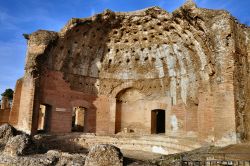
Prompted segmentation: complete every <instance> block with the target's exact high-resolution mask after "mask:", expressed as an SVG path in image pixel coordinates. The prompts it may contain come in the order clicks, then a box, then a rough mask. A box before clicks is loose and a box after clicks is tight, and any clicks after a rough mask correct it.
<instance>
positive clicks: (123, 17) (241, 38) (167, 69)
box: [13, 1, 250, 145]
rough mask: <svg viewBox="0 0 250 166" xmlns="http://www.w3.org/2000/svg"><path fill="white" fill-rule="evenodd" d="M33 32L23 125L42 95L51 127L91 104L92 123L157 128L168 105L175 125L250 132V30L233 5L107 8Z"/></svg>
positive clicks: (32, 122)
mask: <svg viewBox="0 0 250 166" xmlns="http://www.w3.org/2000/svg"><path fill="white" fill-rule="evenodd" d="M27 38H28V54H27V62H26V68H25V70H26V73H25V76H24V78H23V83H22V88H21V92H18V90H19V89H20V88H19V87H20V86H21V83H20V85H19V84H17V87H18V88H16V92H15V93H16V95H15V98H16V99H15V100H18V99H19V98H20V99H19V100H20V102H17V101H15V102H14V106H13V108H14V109H17V108H19V118H18V125H17V126H18V128H19V129H21V130H24V131H26V132H32V133H34V132H35V131H36V129H37V126H38V119H39V113H38V112H39V107H40V105H41V104H43V105H46V106H48V107H50V113H49V114H48V117H46V120H45V122H46V123H47V126H49V127H48V132H54V133H60V132H71V126H72V111H73V108H74V107H84V108H86V111H85V115H84V116H86V118H85V123H86V126H84V132H97V133H109V134H114V133H116V132H125V130H126V132H130V131H131V132H134V133H136V134H150V133H151V132H152V130H153V128H155V126H154V125H155V122H152V121H151V120H152V117H151V115H152V110H155V109H161V110H165V130H166V131H165V133H166V134H170V135H178V134H184V135H187V136H196V137H197V138H199V140H201V141H207V142H209V143H215V144H220V145H225V144H230V143H235V142H237V141H243V140H249V133H250V127H249V126H250V125H249V119H250V111H249V110H250V109H249V107H250V106H249V105H250V104H249V103H250V101H249V98H250V97H249V94H250V88H249V85H250V83H249V68H250V66H249V52H250V51H249V50H250V49H249V48H250V46H249V45H250V30H249V27H245V26H244V25H241V24H239V23H238V22H236V21H235V20H234V18H233V17H232V16H231V15H230V14H229V13H228V12H226V11H221V10H207V9H201V8H197V7H196V5H195V4H194V3H192V2H191V1H188V2H187V3H185V4H184V5H183V6H182V7H180V8H179V9H177V10H176V11H174V12H173V13H172V14H170V13H167V12H166V11H164V10H162V9H160V8H157V7H153V8H148V9H144V10H141V11H135V12H129V13H114V12H112V11H109V10H107V11H105V12H104V13H102V14H97V15H95V16H93V17H91V18H85V19H72V20H70V21H69V22H68V24H67V25H66V26H65V27H64V28H63V29H62V30H61V31H60V32H50V31H41V30H40V31H37V32H34V33H32V34H30V35H28V37H27ZM19 94H20V96H19ZM19 103H20V105H19ZM155 120H156V121H157V119H155ZM155 120H154V121H155ZM153 123H154V124H153Z"/></svg>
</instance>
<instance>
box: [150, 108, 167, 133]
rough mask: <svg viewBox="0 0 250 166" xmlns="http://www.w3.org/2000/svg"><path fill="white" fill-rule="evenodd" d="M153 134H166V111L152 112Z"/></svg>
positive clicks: (156, 110)
mask: <svg viewBox="0 0 250 166" xmlns="http://www.w3.org/2000/svg"><path fill="white" fill-rule="evenodd" d="M151 133H152V134H159V133H165V110H161V109H155V110H152V111H151Z"/></svg>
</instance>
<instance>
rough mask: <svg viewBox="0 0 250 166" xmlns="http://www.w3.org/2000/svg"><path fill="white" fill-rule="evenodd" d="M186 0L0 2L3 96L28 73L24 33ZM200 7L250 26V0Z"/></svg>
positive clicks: (212, 0) (202, 0) (202, 2)
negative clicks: (228, 14)
mask: <svg viewBox="0 0 250 166" xmlns="http://www.w3.org/2000/svg"><path fill="white" fill-rule="evenodd" d="M184 2H185V0H0V93H2V92H3V91H4V90H5V89H6V88H14V86H15V83H16V80H17V79H18V78H20V77H22V76H23V74H24V63H25V52H26V40H25V39H24V38H23V36H22V34H23V33H31V32H34V31H36V30H38V29H47V30H54V31H59V30H60V29H61V28H62V27H63V26H64V24H65V23H66V22H67V21H68V20H69V19H70V18H72V17H75V18H77V17H79V18H82V17H88V16H91V15H93V14H94V13H100V12H102V11H103V10H104V9H111V10H113V11H133V10H138V9H143V8H146V7H150V6H160V7H162V8H164V9H166V10H167V11H169V12H172V11H173V10H175V9H177V8H178V7H180V6H181V5H182V4H183V3H184ZM196 3H197V5H198V6H199V7H203V8H210V9H225V10H228V11H230V12H231V13H232V15H233V16H235V17H236V18H237V19H239V20H240V22H241V23H245V24H248V25H250V0H196Z"/></svg>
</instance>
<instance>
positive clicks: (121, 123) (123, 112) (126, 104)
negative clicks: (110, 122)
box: [115, 88, 147, 133]
mask: <svg viewBox="0 0 250 166" xmlns="http://www.w3.org/2000/svg"><path fill="white" fill-rule="evenodd" d="M144 98H145V96H144V94H142V93H141V92H140V91H139V90H137V89H135V88H126V89H124V90H122V91H120V92H119V93H118V94H117V96H116V116H115V117H116V119H115V133H119V132H125V133H126V132H130V133H131V132H133V133H145V132H146V130H147V127H146V125H145V121H146V119H145V114H146V110H145V108H144V104H143V101H144Z"/></svg>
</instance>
